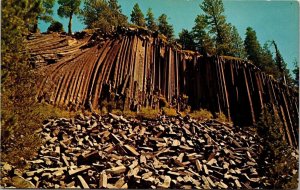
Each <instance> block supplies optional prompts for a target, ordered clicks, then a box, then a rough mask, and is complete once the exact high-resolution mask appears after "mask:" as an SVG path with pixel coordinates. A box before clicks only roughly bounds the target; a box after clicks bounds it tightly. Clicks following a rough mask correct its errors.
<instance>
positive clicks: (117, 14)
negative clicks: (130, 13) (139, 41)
mask: <svg viewBox="0 0 300 190" xmlns="http://www.w3.org/2000/svg"><path fill="white" fill-rule="evenodd" d="M108 7H109V8H110V11H111V18H110V19H111V21H110V23H111V24H112V25H113V26H114V27H115V26H125V25H127V16H125V15H124V14H122V9H121V5H119V3H118V0H108Z"/></svg>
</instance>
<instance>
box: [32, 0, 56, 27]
mask: <svg viewBox="0 0 300 190" xmlns="http://www.w3.org/2000/svg"><path fill="white" fill-rule="evenodd" d="M35 1H36V2H37V4H38V6H37V7H36V9H35V10H34V11H35V12H37V13H39V14H38V15H37V17H36V19H35V20H34V26H33V29H32V31H33V32H37V29H38V20H43V21H45V22H52V21H53V18H52V14H53V10H52V9H53V6H54V3H55V0H35Z"/></svg>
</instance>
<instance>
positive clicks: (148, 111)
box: [137, 107, 160, 119]
mask: <svg viewBox="0 0 300 190" xmlns="http://www.w3.org/2000/svg"><path fill="white" fill-rule="evenodd" d="M159 115H160V110H157V109H152V108H151V107H146V108H141V110H140V112H139V113H137V117H138V118H141V119H156V118H157V117H158V116H159Z"/></svg>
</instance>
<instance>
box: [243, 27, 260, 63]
mask: <svg viewBox="0 0 300 190" xmlns="http://www.w3.org/2000/svg"><path fill="white" fill-rule="evenodd" d="M244 45H245V50H246V52H247V58H248V60H250V61H252V62H253V64H255V65H256V66H258V67H260V68H261V67H262V62H261V46H260V44H259V42H258V40H257V37H256V32H255V31H254V30H253V29H252V28H251V27H248V28H247V29H246V38H245V41H244Z"/></svg>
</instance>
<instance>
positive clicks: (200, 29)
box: [192, 15, 215, 54]
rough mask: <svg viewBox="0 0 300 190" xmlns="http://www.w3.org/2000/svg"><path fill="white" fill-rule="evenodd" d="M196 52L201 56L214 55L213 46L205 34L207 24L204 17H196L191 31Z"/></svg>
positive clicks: (206, 33)
mask: <svg viewBox="0 0 300 190" xmlns="http://www.w3.org/2000/svg"><path fill="white" fill-rule="evenodd" d="M192 34H193V37H194V42H195V46H196V50H197V51H199V52H200V53H202V54H206V53H208V54H215V49H214V44H213V41H212V39H211V37H210V36H209V34H208V32H207V23H206V19H205V17H204V15H198V16H197V17H196V19H195V26H194V27H193V29H192Z"/></svg>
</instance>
